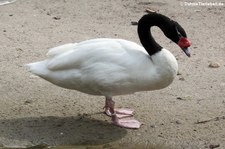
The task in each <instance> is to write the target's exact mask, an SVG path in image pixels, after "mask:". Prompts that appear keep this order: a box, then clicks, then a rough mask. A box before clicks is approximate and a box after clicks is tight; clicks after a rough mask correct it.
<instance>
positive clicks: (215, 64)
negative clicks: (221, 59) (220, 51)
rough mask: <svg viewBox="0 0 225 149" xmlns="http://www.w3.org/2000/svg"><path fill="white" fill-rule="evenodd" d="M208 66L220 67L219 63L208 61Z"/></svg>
mask: <svg viewBox="0 0 225 149" xmlns="http://www.w3.org/2000/svg"><path fill="white" fill-rule="evenodd" d="M209 67H210V68H219V67H220V64H219V63H217V62H210V63H209Z"/></svg>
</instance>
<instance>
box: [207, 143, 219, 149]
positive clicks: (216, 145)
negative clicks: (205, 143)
mask: <svg viewBox="0 0 225 149" xmlns="http://www.w3.org/2000/svg"><path fill="white" fill-rule="evenodd" d="M218 147H220V145H219V144H210V145H209V148H210V149H214V148H218Z"/></svg>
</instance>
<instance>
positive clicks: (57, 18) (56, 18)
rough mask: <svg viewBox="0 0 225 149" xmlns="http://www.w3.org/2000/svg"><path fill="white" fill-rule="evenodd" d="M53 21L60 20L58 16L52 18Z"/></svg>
mask: <svg viewBox="0 0 225 149" xmlns="http://www.w3.org/2000/svg"><path fill="white" fill-rule="evenodd" d="M52 18H53V19H55V20H60V19H61V17H59V16H55V17H52Z"/></svg>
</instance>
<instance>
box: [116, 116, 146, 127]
mask: <svg viewBox="0 0 225 149" xmlns="http://www.w3.org/2000/svg"><path fill="white" fill-rule="evenodd" d="M112 121H113V124H114V125H116V126H120V127H123V128H130V129H138V128H140V127H141V125H142V123H141V122H139V121H137V120H135V119H134V118H123V119H119V118H118V117H117V115H112Z"/></svg>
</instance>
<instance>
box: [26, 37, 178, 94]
mask: <svg viewBox="0 0 225 149" xmlns="http://www.w3.org/2000/svg"><path fill="white" fill-rule="evenodd" d="M47 55H48V56H49V58H48V59H46V60H44V61H41V62H36V63H31V64H27V66H28V67H29V68H30V71H31V72H32V73H34V74H36V75H38V76H40V77H42V78H44V79H45V80H47V81H49V82H51V83H53V84H55V85H58V86H61V87H64V88H68V89H74V90H78V91H81V92H84V93H87V94H93V95H102V96H107V97H112V96H115V95H122V94H130V93H134V92H138V91H148V90H156V89H161V88H164V87H166V86H168V85H169V84H170V83H171V82H172V81H173V79H174V77H175V76H176V74H177V70H178V65H177V61H176V59H175V57H174V56H173V55H172V54H171V53H170V52H169V51H168V50H166V49H162V50H161V51H160V52H158V53H156V54H155V55H153V56H151V57H150V56H149V55H148V53H147V52H146V50H145V49H144V48H143V47H142V46H139V45H138V44H136V43H134V42H131V41H127V40H122V39H107V38H101V39H92V40H87V41H83V42H80V43H74V44H65V45H62V46H59V47H56V48H53V49H50V50H49V52H48V53H47Z"/></svg>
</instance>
